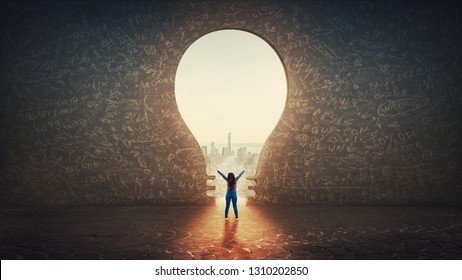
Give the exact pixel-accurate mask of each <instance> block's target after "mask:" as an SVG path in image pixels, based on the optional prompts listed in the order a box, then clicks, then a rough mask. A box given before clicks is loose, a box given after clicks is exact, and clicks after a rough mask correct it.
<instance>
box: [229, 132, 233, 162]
mask: <svg viewBox="0 0 462 280" xmlns="http://www.w3.org/2000/svg"><path fill="white" fill-rule="evenodd" d="M231 155H232V150H231V132H229V133H228V156H231Z"/></svg>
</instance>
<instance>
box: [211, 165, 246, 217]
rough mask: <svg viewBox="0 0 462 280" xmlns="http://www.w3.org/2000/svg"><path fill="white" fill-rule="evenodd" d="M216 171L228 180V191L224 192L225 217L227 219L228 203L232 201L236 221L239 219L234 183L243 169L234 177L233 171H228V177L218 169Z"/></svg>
mask: <svg viewBox="0 0 462 280" xmlns="http://www.w3.org/2000/svg"><path fill="white" fill-rule="evenodd" d="M217 171H218V173H219V174H220V175H221V177H223V179H225V180H226V182H228V191H227V192H226V197H225V199H226V208H225V219H226V220H228V212H229V203H230V201H232V202H233V209H234V216H235V217H236V221H238V220H239V216H238V213H237V193H236V187H237V186H236V183H237V181H238V180H239V178H241V176H242V174H244V170H242V172H241V173H240V174H239V175H238V176H237V177H234V173H232V172H230V173H228V177H226V176H225V175H224V174H223V173H221V172H220V170H217Z"/></svg>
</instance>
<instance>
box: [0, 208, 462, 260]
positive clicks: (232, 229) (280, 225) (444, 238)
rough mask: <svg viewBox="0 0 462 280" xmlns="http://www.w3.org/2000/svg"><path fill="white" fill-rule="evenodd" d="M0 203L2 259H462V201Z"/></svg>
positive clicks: (0, 253) (0, 250)
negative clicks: (461, 204)
mask: <svg viewBox="0 0 462 280" xmlns="http://www.w3.org/2000/svg"><path fill="white" fill-rule="evenodd" d="M239 210H240V213H239V216H240V217H239V221H236V220H235V219H234V214H233V213H232V210H230V219H229V220H228V221H225V219H224V214H223V208H222V206H212V207H210V206H208V207H199V206H111V207H73V208H48V209H34V208H3V209H0V242H1V243H0V245H1V249H0V256H1V259H462V211H461V210H462V209H460V208H451V207H447V208H442V207H363V206H292V207H282V206H252V207H250V206H247V207H246V206H241V207H240V209H239Z"/></svg>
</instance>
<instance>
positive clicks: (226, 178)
mask: <svg viewBox="0 0 462 280" xmlns="http://www.w3.org/2000/svg"><path fill="white" fill-rule="evenodd" d="M217 171H218V173H219V174H220V175H221V177H223V179H225V180H226V182H228V177H226V176H225V174H223V173H221V172H220V170H217ZM244 171H245V170H242V172H241V173H240V174H239V175H237V177H236V184H237V181H238V180H239V178H241V176H242V174H244ZM228 183H229V182H228ZM228 191H229V192H235V191H236V188H234V190H228Z"/></svg>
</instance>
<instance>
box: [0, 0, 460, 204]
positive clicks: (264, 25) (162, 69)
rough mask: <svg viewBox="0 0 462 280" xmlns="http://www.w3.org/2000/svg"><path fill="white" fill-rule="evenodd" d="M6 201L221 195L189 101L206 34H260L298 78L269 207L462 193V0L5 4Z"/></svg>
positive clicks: (264, 186)
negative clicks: (186, 116) (194, 48)
mask: <svg viewBox="0 0 462 280" xmlns="http://www.w3.org/2000/svg"><path fill="white" fill-rule="evenodd" d="M4 6H5V10H6V11H10V13H8V16H7V18H6V19H5V21H4V22H5V23H6V24H5V25H4V30H3V34H4V35H5V36H4V40H5V42H4V43H3V45H4V47H3V49H4V50H3V57H4V60H5V63H6V64H5V65H4V66H3V69H4V70H3V72H4V73H3V74H4V75H3V77H4V78H3V83H2V96H1V97H0V98H1V99H2V100H1V101H2V102H1V105H0V108H1V116H2V117H1V123H0V129H1V132H2V136H1V139H2V152H1V154H2V160H1V168H2V172H1V174H0V184H1V185H2V188H1V192H2V200H3V201H4V202H5V203H38V204H120V203H199V204H202V203H208V202H210V201H211V199H210V198H209V197H207V196H206V195H205V192H206V191H207V190H208V189H209V188H210V187H208V186H207V185H206V183H205V181H206V178H207V176H206V172H205V160H204V158H203V156H202V152H201V150H200V147H199V145H198V144H197V142H196V140H195V139H194V137H193V136H192V134H191V133H190V131H189V130H188V128H187V127H186V125H185V123H184V121H183V120H182V118H181V116H180V114H179V111H178V108H177V105H176V102H175V92H174V83H175V72H176V68H177V66H178V63H179V61H180V60H181V56H182V55H183V53H184V52H185V51H186V49H187V48H188V47H189V46H190V45H191V44H192V43H193V42H194V41H195V40H197V39H198V38H200V37H201V36H203V35H205V34H207V33H209V32H212V31H215V30H219V29H226V28H237V29H242V30H247V31H249V32H252V33H254V34H257V35H259V36H261V37H262V38H263V39H265V40H266V41H267V42H268V43H269V44H271V45H272V46H273V47H274V49H275V50H276V52H277V53H278V54H279V55H280V57H281V60H282V61H283V64H284V66H285V68H286V72H287V78H288V98H287V102H286V107H285V110H284V113H283V115H282V118H281V120H280V121H279V123H278V125H277V126H276V128H275V130H274V131H273V133H272V134H271V136H270V138H269V139H268V140H267V142H266V144H265V146H264V148H263V151H262V153H261V155H260V158H259V161H258V167H257V175H256V176H255V178H256V181H257V184H256V186H255V187H253V189H254V190H255V191H256V193H257V195H256V197H255V198H254V202H255V203H264V202H272V203H282V204H293V203H307V202H310V201H332V202H340V203H350V202H351V203H379V202H380V203H400V204H408V203H451V204H452V203H460V201H461V197H462V196H461V194H462V189H461V185H460V181H461V176H460V174H462V172H461V171H462V170H461V165H460V160H459V158H460V157H461V149H460V147H461V140H460V139H461V128H460V125H459V123H460V121H461V117H460V116H461V114H460V107H461V106H462V97H461V94H460V92H461V84H460V81H461V80H462V77H461V76H462V72H461V71H460V69H461V59H460V55H461V41H462V40H461V38H462V36H460V32H461V23H460V22H461V19H460V15H459V14H458V13H457V9H454V7H452V6H451V5H450V4H445V5H443V4H441V3H434V4H430V3H424V4H422V3H419V2H416V3H391V2H390V3H387V2H385V3H381V4H379V3H369V2H361V1H360V2H357V3H343V1H314V2H311V3H309V4H308V3H305V2H304V1H284V2H281V1H265V2H262V1H235V2H228V1H227V2H224V3H221V2H216V1H198V2H190V3H188V2H183V1H180V2H175V1H173V2H170V3H161V2H156V1H153V2H150V3H149V2H141V3H111V4H109V3H92V2H85V1H84V2H79V1H77V2H72V3H62V4H60V3H49V2H33V3H20V4H19V3H18V4H13V3H12V4H4Z"/></svg>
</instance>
